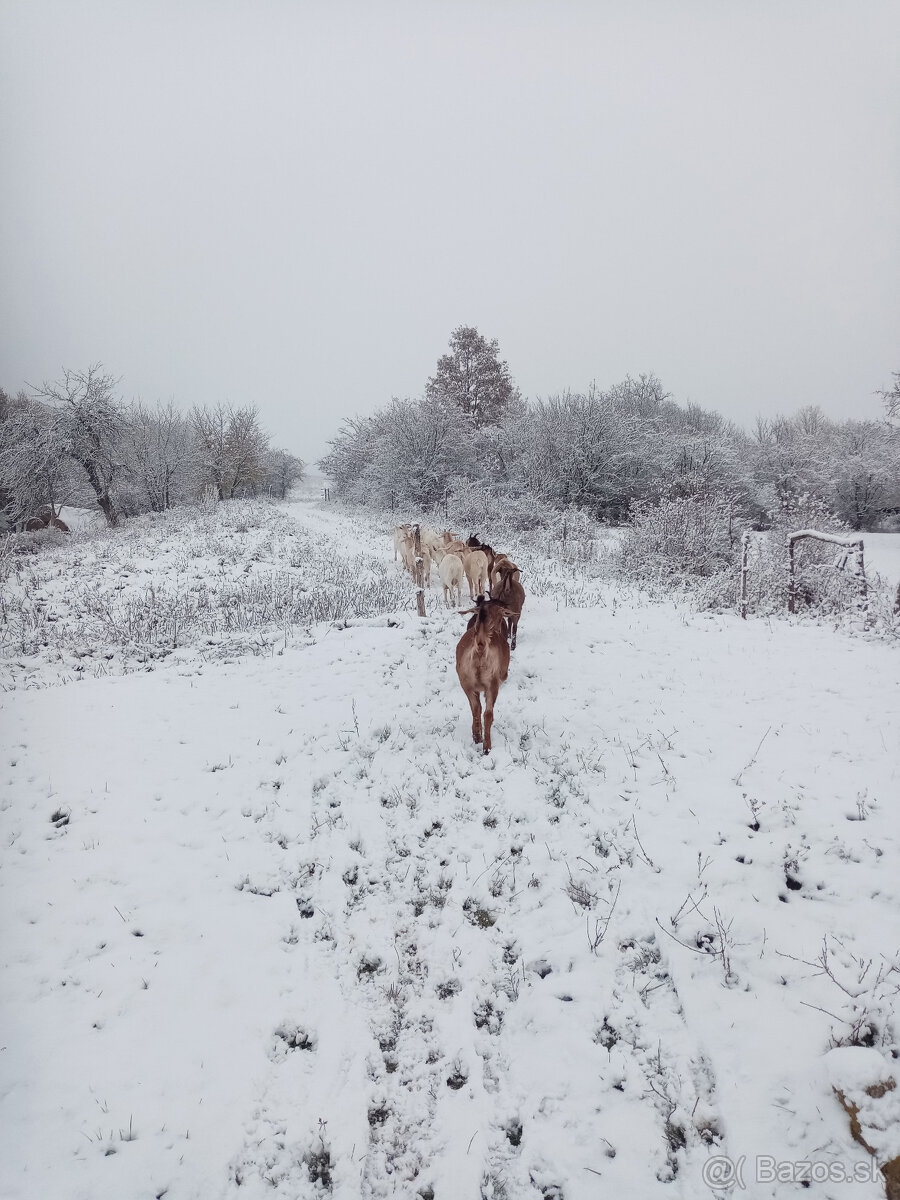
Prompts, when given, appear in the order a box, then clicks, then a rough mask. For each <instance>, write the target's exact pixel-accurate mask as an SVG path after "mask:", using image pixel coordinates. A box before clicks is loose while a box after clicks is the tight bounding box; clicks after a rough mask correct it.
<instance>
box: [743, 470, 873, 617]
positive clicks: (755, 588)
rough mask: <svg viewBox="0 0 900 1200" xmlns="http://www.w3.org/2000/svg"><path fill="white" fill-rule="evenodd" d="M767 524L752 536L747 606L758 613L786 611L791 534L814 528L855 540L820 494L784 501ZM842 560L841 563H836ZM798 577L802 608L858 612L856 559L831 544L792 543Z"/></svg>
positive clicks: (825, 611) (832, 611)
mask: <svg viewBox="0 0 900 1200" xmlns="http://www.w3.org/2000/svg"><path fill="white" fill-rule="evenodd" d="M768 518H769V528H768V529H766V530H764V531H763V532H761V533H758V534H754V535H753V537H752V544H751V552H750V560H749V572H748V589H747V592H748V605H749V608H750V610H751V611H756V612H784V611H785V610H786V609H787V603H788V590H789V583H790V580H789V571H788V534H790V533H796V532H798V531H799V530H801V529H815V530H816V531H817V532H819V533H828V534H831V535H833V536H837V537H846V538H851V537H852V536H853V534H851V532H850V529H849V527H848V526H847V525H846V524H845V522H843V521H841V520H840V518H839V517H837V516H835V514H834V513H833V512H832V511H831V510H830V509H829V507H828V505H827V504H826V503H825V501H824V500H821V499H820V498H819V497H817V496H812V495H808V494H806V495H802V496H794V497H791V498H789V499H785V500H783V501H782V502H781V504H779V505H778V507H776V508H773V509H772V510H771V511H770V512H769V514H768ZM836 564H843V565H836ZM794 578H795V587H796V596H797V608H798V611H800V610H802V609H805V610H816V611H818V612H819V613H820V614H821V613H843V612H847V611H851V612H852V611H854V609H855V607H856V604H857V601H858V598H859V586H858V583H857V581H856V578H855V575H854V573H853V558H852V556H850V558H849V559H847V556H846V555H845V554H844V552H843V551H842V550H841V548H840V547H839V546H835V545H834V544H833V543H828V542H817V541H814V540H812V539H806V540H803V541H799V542H796V543H795V544H794Z"/></svg>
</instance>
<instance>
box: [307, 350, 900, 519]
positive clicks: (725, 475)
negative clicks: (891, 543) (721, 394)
mask: <svg viewBox="0 0 900 1200" xmlns="http://www.w3.org/2000/svg"><path fill="white" fill-rule="evenodd" d="M898 395H900V376H898V377H897V378H896V380H895V383H894V386H893V388H892V390H891V391H889V392H883V393H882V396H883V399H884V401H885V419H884V420H862V421H861V420H845V421H832V420H829V419H828V418H827V417H825V416H824V414H823V413H822V412H821V411H820V410H819V409H818V408H816V407H806V408H803V409H801V410H800V411H799V412H797V413H795V414H793V415H790V416H778V417H773V418H762V417H760V418H759V419H758V420H757V421H756V423H755V424H754V426H753V428H752V429H750V430H745V429H743V428H741V427H740V426H739V425H737V424H736V423H734V422H733V421H729V420H727V419H726V418H725V417H723V416H722V415H721V414H719V413H718V412H715V411H713V410H709V409H704V408H701V407H700V406H699V405H697V404H687V405H685V406H682V405H679V404H677V403H676V402H675V401H674V399H673V398H672V396H671V395H670V394H669V393H668V392H666V391H665V389H664V387H663V385H662V383H661V382H660V381H659V379H657V378H656V376H655V375H653V374H647V375H640V376H638V377H637V378H633V377H631V376H629V377H627V378H626V379H624V380H623V381H622V382H620V383H617V384H614V385H612V386H611V387H608V388H605V389H601V388H599V387H597V386H596V385H592V386H591V387H590V388H588V389H587V391H585V392H574V391H564V392H560V393H559V394H557V395H555V396H550V397H548V398H546V399H539V400H535V401H531V402H527V401H525V400H524V399H523V398H522V396H521V394H520V393H519V391H518V389H517V388H516V386H515V384H514V382H513V380H512V378H511V376H510V374H509V368H508V366H507V364H506V363H505V362H502V361H501V360H500V358H499V350H498V346H497V343H496V341H493V342H489V341H487V340H486V339H485V338H483V337H482V336H481V335H480V334H479V333H478V331H477V329H474V328H472V327H468V326H461V327H460V328H459V329H457V330H455V331H454V333H453V335H452V336H451V339H450V352H449V354H447V355H444V356H442V357H441V358H440V359H439V361H438V366H437V370H436V372H435V375H434V376H433V377H432V378H431V379H429V380H428V381H427V383H426V385H425V388H424V391H423V395H422V396H421V397H419V398H414V399H405V400H399V399H394V400H392V401H391V402H390V403H389V404H388V405H386V406H385V407H384V408H382V409H381V410H379V411H378V412H375V413H373V414H371V415H369V416H364V417H354V418H351V419H349V420H347V421H345V423H344V425H343V427H342V428H341V430H340V431H339V433H338V434H337V436H336V437H335V438H334V439H333V440H332V442H331V443H330V450H329V453H328V454H327V455H326V456H325V458H324V459H322V461H321V463H320V465H321V467H322V469H323V470H324V472H325V473H326V475H328V477H329V478H330V479H331V480H332V481H333V483H334V485H335V488H336V490H337V492H338V493H339V494H340V495H341V496H343V497H345V498H346V499H348V500H350V501H354V502H357V503H363V504H374V505H388V504H390V505H394V506H400V507H403V508H409V509H413V510H422V509H427V508H430V507H433V506H435V505H438V504H440V503H441V501H442V500H443V499H444V497H445V496H446V495H447V494H448V493H449V494H451V495H455V496H461V495H462V494H464V492H465V490H467V489H472V488H473V487H478V488H482V489H488V490H490V491H492V492H495V493H496V495H497V496H498V498H499V497H502V498H503V499H504V500H505V501H506V502H507V503H508V504H509V503H512V504H515V503H516V502H518V503H519V504H520V506H524V507H525V508H527V507H528V505H529V504H532V503H535V502H537V503H539V504H540V503H547V502H550V503H552V504H554V505H563V506H575V507H578V508H580V509H583V510H585V511H587V512H588V513H590V514H591V515H592V516H593V517H595V518H596V519H599V520H601V521H604V522H607V523H611V524H619V523H622V522H624V521H626V520H627V519H628V516H629V513H630V512H632V510H633V508H634V506H635V505H636V504H638V503H641V504H646V503H650V504H653V503H656V502H658V501H660V500H662V499H673V498H678V497H699V496H709V495H712V494H726V495H728V497H729V498H730V501H731V503H732V507H733V509H734V511H739V512H741V513H742V514H743V516H744V517H745V518H746V519H748V520H749V521H751V522H752V523H755V524H757V526H759V527H765V526H766V525H767V524H768V523H770V522H771V520H772V514H773V513H774V512H777V511H779V510H780V509H783V508H784V507H785V506H793V505H795V504H796V503H797V502H798V500H800V499H801V498H804V497H811V498H815V499H816V500H817V501H821V502H822V503H823V504H824V505H825V506H826V507H827V509H828V510H829V511H830V512H832V513H833V514H834V515H835V516H836V517H837V518H838V519H839V520H840V521H842V522H844V523H846V525H848V526H849V527H850V528H852V529H872V528H874V527H876V526H878V525H879V524H880V523H882V522H884V521H886V520H888V519H890V518H891V517H892V516H894V517H897V516H898V515H900V429H898V428H896V425H895V423H893V422H892V421H891V419H890V418H891V417H892V416H898V415H900V401H898Z"/></svg>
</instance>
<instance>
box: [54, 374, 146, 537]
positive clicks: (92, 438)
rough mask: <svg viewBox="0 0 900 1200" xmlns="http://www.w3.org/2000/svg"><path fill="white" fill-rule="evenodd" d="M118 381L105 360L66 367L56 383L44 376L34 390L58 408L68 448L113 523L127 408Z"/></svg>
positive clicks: (117, 515)
mask: <svg viewBox="0 0 900 1200" xmlns="http://www.w3.org/2000/svg"><path fill="white" fill-rule="evenodd" d="M118 383H119V381H118V380H117V379H114V378H113V376H112V375H107V374H105V372H104V370H103V366H102V364H101V363H93V364H91V366H89V367H88V368H87V370H86V371H68V370H67V371H64V373H63V378H62V380H61V381H59V382H58V383H47V382H46V380H45V381H44V383H43V385H42V386H41V387H40V388H37V389H36V394H37V395H38V396H39V397H41V398H42V399H44V400H46V401H47V402H48V403H49V404H51V405H52V406H53V407H54V408H55V409H56V410H57V413H58V420H59V422H60V429H61V433H62V438H63V442H64V444H65V447H66V450H67V452H68V453H69V454H70V455H71V457H72V458H73V459H74V460H75V461H76V462H77V463H79V464H80V465H81V466H82V467H83V468H84V471H85V474H86V475H87V477H88V482H89V483H90V485H91V488H92V489H93V491H94V494H95V495H96V497H97V503H98V504H99V506H100V508H101V509H102V511H103V515H104V516H105V517H106V520H107V523H108V524H109V525H113V526H115V525H118V523H119V512H118V509H117V507H116V504H115V501H114V499H113V488H114V485H115V483H116V481H117V479H118V478H119V476H120V475H121V473H122V468H123V462H122V433H123V430H124V427H125V409H124V406H123V404H122V402H121V400H119V399H118V398H117V397H116V395H115V390H116V388H117V387H118Z"/></svg>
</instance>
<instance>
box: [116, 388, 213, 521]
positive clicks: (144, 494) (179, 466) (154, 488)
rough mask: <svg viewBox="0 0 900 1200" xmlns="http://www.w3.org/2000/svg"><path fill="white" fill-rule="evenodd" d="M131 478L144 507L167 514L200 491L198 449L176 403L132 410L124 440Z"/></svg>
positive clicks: (187, 422)
mask: <svg viewBox="0 0 900 1200" xmlns="http://www.w3.org/2000/svg"><path fill="white" fill-rule="evenodd" d="M123 441H124V454H125V461H126V466H127V471H128V475H129V477H130V480H131V482H132V485H133V487H134V488H135V490H136V491H137V493H138V495H139V496H140V499H141V507H145V508H146V507H149V508H150V510H151V511H152V512H164V511H165V510H166V509H167V508H171V507H172V505H173V504H177V503H179V502H181V501H183V500H186V499H187V498H188V497H189V496H190V495H191V494H192V492H193V491H195V490H196V480H197V445H196V440H195V437H194V432H193V428H192V426H191V423H190V421H189V420H188V419H187V418H186V417H185V416H184V415H183V414H182V413H180V412H179V411H178V410H177V409H176V407H175V405H174V403H173V402H172V401H169V403H168V404H165V405H162V404H157V405H156V407H155V408H149V407H147V406H146V405H144V404H141V403H137V404H133V405H132V406H131V409H130V410H129V412H128V419H127V422H126V425H125V431H124V436H123Z"/></svg>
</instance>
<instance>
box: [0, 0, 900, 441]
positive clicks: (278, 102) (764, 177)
mask: <svg viewBox="0 0 900 1200" xmlns="http://www.w3.org/2000/svg"><path fill="white" fill-rule="evenodd" d="M0 156H2V158H0V180H2V183H0V385H2V386H3V387H5V388H6V390H7V391H13V392H15V391H17V390H18V389H19V388H20V387H22V386H23V385H24V384H25V383H26V382H27V383H40V382H41V381H42V380H43V379H48V378H49V379H53V378H57V377H58V376H59V375H60V372H61V369H62V368H63V367H64V366H65V367H83V366H86V365H88V364H89V363H91V362H94V361H101V362H102V363H103V364H104V365H105V366H106V367H107V368H108V369H109V370H110V371H112V372H113V373H115V374H116V375H118V376H121V377H122V384H121V387H122V393H123V395H124V397H125V398H126V399H131V398H133V397H134V398H137V397H140V398H142V399H143V400H145V401H149V402H154V401H156V400H158V399H161V400H168V399H169V398H174V399H175V400H176V402H177V403H179V404H181V405H184V406H185V407H187V406H189V405H190V404H192V403H195V402H198V403H207V404H210V403H216V402H217V401H220V400H228V401H231V402H233V403H246V402H254V403H256V404H258V405H259V408H260V410H261V412H262V414H263V419H264V423H265V425H266V427H267V428H268V429H269V430H270V431H271V433H272V434H273V436H274V438H275V440H276V442H277V443H278V444H281V445H284V446H285V447H286V448H288V449H290V450H293V451H294V452H295V453H297V454H299V455H301V456H302V457H304V458H306V459H309V460H312V459H315V458H317V457H318V456H319V455H321V454H322V453H323V452H324V451H325V449H326V443H327V441H328V439H329V438H330V437H332V436H333V435H334V433H335V432H336V430H337V429H338V427H339V425H340V423H341V421H342V419H343V418H344V417H345V416H348V415H351V414H354V413H362V412H368V411H372V410H373V409H375V408H377V407H379V406H381V405H382V404H384V403H386V402H387V401H389V400H390V398H391V396H392V395H396V396H414V395H419V394H421V392H422V389H423V386H424V384H425V381H426V379H427V377H428V376H429V375H430V374H432V373H433V371H434V368H435V364H436V362H437V359H438V357H439V355H440V354H442V353H443V352H445V350H446V348H447V341H448V338H449V335H450V333H451V331H452V330H453V329H454V328H456V327H457V326H458V325H461V324H467V325H477V326H478V328H479V330H480V331H481V332H482V333H483V334H484V335H485V336H486V337H488V338H497V339H498V340H499V343H500V350H501V354H502V357H503V358H505V359H506V360H507V361H508V363H509V366H510V370H511V372H512V374H513V377H514V378H515V380H516V382H517V383H518V385H519V387H520V389H521V390H522V392H523V393H524V394H525V395H526V396H529V397H536V396H547V395H550V394H553V393H554V392H557V391H560V390H562V389H564V388H567V387H568V388H572V389H584V388H586V387H587V386H588V384H589V383H590V382H591V381H592V380H596V381H597V383H598V384H599V385H600V386H603V385H606V384H610V383H613V382H615V381H616V380H619V379H621V378H623V377H624V376H625V375H626V374H628V373H631V374H638V373H640V372H644V371H654V372H656V374H657V375H658V376H659V377H660V378H661V380H662V382H663V384H664V385H665V386H666V388H667V389H668V390H669V391H670V392H672V393H673V395H674V397H675V399H676V400H678V401H679V402H681V403H686V402H687V401H689V400H692V401H695V402H697V403H699V404H701V405H703V406H705V407H710V408H716V409H718V410H720V411H721V412H724V413H726V414H727V415H729V416H731V417H733V418H734V419H736V420H739V421H741V422H742V423H744V424H750V423H751V422H752V420H753V418H754V417H755V416H756V414H758V413H763V414H770V413H773V412H776V411H793V410H794V409H796V408H798V407H800V406H801V405H805V404H819V405H821V407H822V408H823V409H824V410H825V411H826V412H827V413H828V414H829V415H831V416H835V417H846V416H869V417H875V416H878V415H879V414H880V405H879V401H878V399H877V397H876V396H875V395H874V392H875V390H876V389H877V388H878V387H883V386H887V385H889V383H890V374H891V371H892V370H900V4H898V3H896V0H891V2H890V3H884V4H877V3H870V2H867V0H854V2H852V3H850V2H848V0H837V2H834V3H832V2H830V0H813V2H810V3H792V2H791V0H777V2H773V3H766V2H765V0H753V2H752V3H751V2H749V0H747V2H741V3H731V2H728V0H716V2H712V0H709V2H707V3H694V2H692V0H678V2H677V3H676V2H671V3H662V2H658V3H652V4H651V3H648V4H641V3H636V2H634V0H617V2H604V0H589V2H585V3H576V2H574V0H573V2H567V0H555V2H553V3H551V2H549V0H548V2H546V3H528V2H527V0H515V2H513V0H505V2H496V3H492V2H490V0H479V2H478V3H466V2H465V0H462V2H461V0H454V2H453V3H437V2H435V3H430V2H429V0H415V2H414V3H409V4H406V3H397V2H395V0H365V2H360V3H342V2H341V0H331V2H326V0H322V2H320V3H303V2H299V0H293V2H290V3H288V2H285V3H275V2H268V0H255V2H254V3H250V2H247V3H229V2H228V0H216V2H215V3H201V2H194V0H178V2H177V3H165V2H163V0H153V2H152V3H150V2H141V3H138V2H135V0H115V2H113V0H109V2H107V3H91V2H89V0H79V3H72V2H71V0H66V2H65V3H60V4H52V3H48V2H46V0H0Z"/></svg>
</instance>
